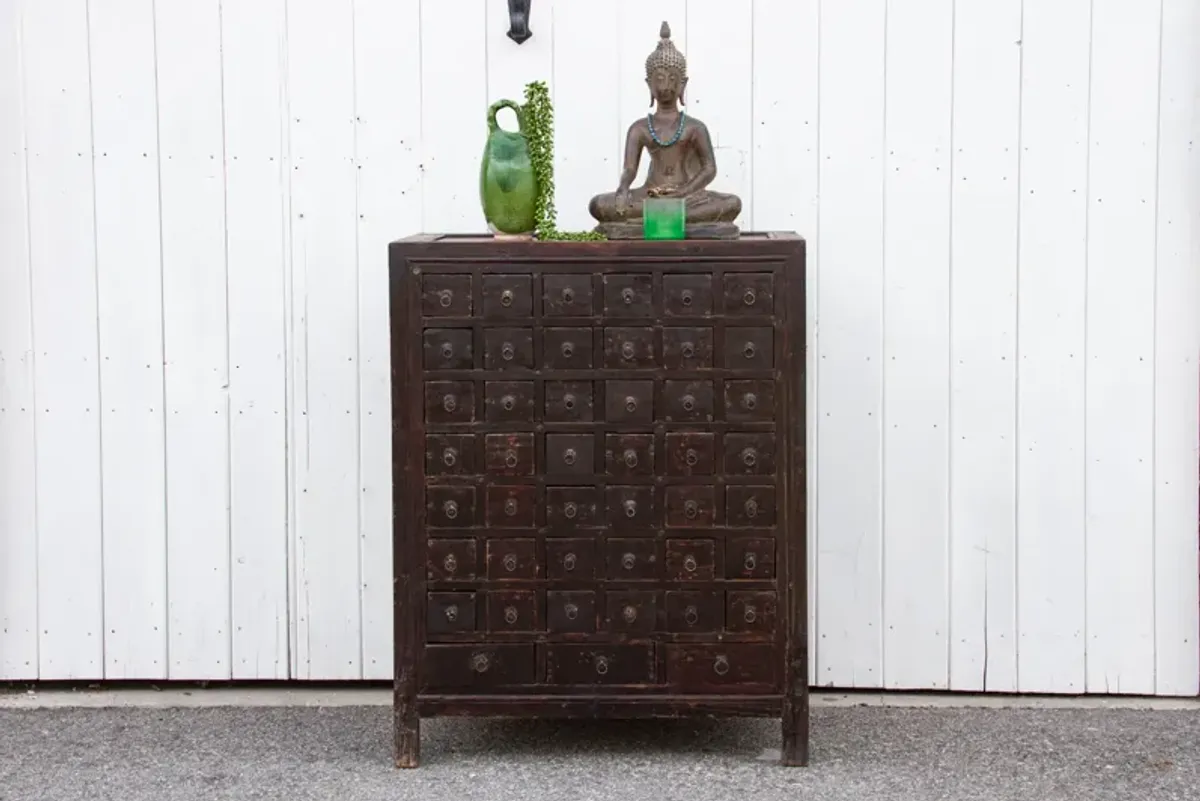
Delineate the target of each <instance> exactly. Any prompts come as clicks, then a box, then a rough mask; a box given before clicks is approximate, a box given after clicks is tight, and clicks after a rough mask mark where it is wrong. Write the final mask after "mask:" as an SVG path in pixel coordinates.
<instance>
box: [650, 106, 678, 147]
mask: <svg viewBox="0 0 1200 801" xmlns="http://www.w3.org/2000/svg"><path fill="white" fill-rule="evenodd" d="M685 117H687V112H686V111H680V112H679V127H677V128H676V129H675V135H674V136H672V137H671V141H669V142H664V141H663V140H661V139H659V138H658V132H657V131H655V130H654V115H653V114H647V115H646V125H647V126H649V128H650V138H651V139H653V140H654V141H655V143H656V144H658V145H659V147H670V146H671V145H673V144H675V143H676V142H678V141H679V137H681V136H683V122H684V118H685Z"/></svg>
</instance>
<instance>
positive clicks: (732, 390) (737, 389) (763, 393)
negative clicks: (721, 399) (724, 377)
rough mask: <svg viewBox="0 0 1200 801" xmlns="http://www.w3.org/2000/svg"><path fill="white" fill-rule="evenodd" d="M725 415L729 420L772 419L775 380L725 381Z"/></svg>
mask: <svg viewBox="0 0 1200 801" xmlns="http://www.w3.org/2000/svg"><path fill="white" fill-rule="evenodd" d="M725 416H726V417H727V418H729V421H730V422H752V421H754V420H772V419H774V417H775V382H774V381H771V380H762V381H726V382H725Z"/></svg>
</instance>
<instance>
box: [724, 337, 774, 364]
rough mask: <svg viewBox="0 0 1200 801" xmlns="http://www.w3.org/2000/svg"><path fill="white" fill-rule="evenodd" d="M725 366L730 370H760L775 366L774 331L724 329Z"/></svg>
mask: <svg viewBox="0 0 1200 801" xmlns="http://www.w3.org/2000/svg"><path fill="white" fill-rule="evenodd" d="M725 366H726V367H728V368H729V369H731V370H739V369H740V370H762V369H767V368H771V367H774V366H775V330H774V329H772V328H767V327H762V328H733V327H730V328H726V329H725Z"/></svg>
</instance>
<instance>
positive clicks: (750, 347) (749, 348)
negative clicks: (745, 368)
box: [742, 342, 755, 359]
mask: <svg viewBox="0 0 1200 801" xmlns="http://www.w3.org/2000/svg"><path fill="white" fill-rule="evenodd" d="M754 353H755V348H754V343H753V342H747V343H746V347H745V348H743V349H742V355H744V356H745V357H746V358H747V359H753V358H754Z"/></svg>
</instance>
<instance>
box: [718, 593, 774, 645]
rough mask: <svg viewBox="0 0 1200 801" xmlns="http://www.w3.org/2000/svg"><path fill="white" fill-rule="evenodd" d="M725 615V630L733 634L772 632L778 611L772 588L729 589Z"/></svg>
mask: <svg viewBox="0 0 1200 801" xmlns="http://www.w3.org/2000/svg"><path fill="white" fill-rule="evenodd" d="M728 597H729V606H728V611H727V613H726V616H725V621H726V622H725V629H726V631H730V632H733V633H735V634H772V633H774V631H775V621H776V619H777V617H778V611H779V596H778V594H776V592H775V591H774V590H765V591H753V590H730V592H729V596H728Z"/></svg>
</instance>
